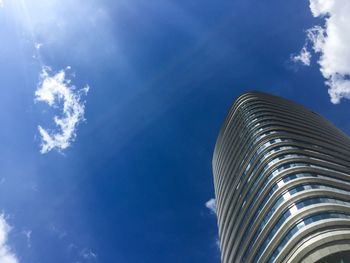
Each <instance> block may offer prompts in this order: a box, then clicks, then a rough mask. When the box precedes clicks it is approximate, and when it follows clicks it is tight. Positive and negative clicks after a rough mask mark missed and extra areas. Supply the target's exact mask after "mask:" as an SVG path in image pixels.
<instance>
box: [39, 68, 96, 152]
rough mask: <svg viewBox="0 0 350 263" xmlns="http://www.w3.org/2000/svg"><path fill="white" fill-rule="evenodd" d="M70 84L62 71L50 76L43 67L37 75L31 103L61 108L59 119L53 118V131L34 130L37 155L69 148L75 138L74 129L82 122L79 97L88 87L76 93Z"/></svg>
mask: <svg viewBox="0 0 350 263" xmlns="http://www.w3.org/2000/svg"><path fill="white" fill-rule="evenodd" d="M70 82H71V81H70V80H67V79H66V76H65V71H64V70H61V71H59V72H58V73H57V74H54V75H50V69H49V68H47V67H45V68H43V70H42V72H41V74H40V82H39V85H38V88H37V90H36V92H35V101H42V102H46V103H47V104H48V105H49V106H51V107H59V105H60V102H61V103H62V104H63V109H62V116H57V115H56V116H55V117H54V122H55V124H56V126H57V129H55V130H47V129H44V128H43V127H41V126H40V125H39V126H38V130H39V133H40V135H41V139H42V143H41V151H40V152H41V153H47V152H49V151H51V150H52V149H55V148H56V149H58V150H64V149H66V148H67V147H69V146H70V145H71V143H72V142H73V141H74V139H75V137H76V129H77V125H78V124H79V123H80V122H81V121H82V120H84V112H85V102H84V101H83V100H82V96H83V95H86V94H87V92H88V91H89V87H88V86H86V87H84V88H83V89H80V90H76V88H75V87H74V86H73V85H71V83H70Z"/></svg>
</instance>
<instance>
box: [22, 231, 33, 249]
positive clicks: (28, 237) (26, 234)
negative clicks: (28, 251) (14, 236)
mask: <svg viewBox="0 0 350 263" xmlns="http://www.w3.org/2000/svg"><path fill="white" fill-rule="evenodd" d="M22 234H23V235H24V236H25V238H26V240H27V247H31V246H32V242H31V240H32V230H23V231H22Z"/></svg>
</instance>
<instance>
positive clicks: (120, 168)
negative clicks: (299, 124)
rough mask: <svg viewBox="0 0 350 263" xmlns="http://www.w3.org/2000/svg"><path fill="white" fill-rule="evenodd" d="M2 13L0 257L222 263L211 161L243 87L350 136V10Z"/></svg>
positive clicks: (222, 4) (325, 5)
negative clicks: (300, 108) (297, 106)
mask: <svg viewBox="0 0 350 263" xmlns="http://www.w3.org/2000/svg"><path fill="white" fill-rule="evenodd" d="M0 6H1V7H0V121H1V124H2V125H1V127H2V128H1V129H0V140H1V147H0V157H1V158H0V210H1V211H2V212H1V213H2V215H1V216H0V234H1V235H0V251H2V252H0V261H1V262H4V263H46V262H50V263H56V262H57V263H62V262H66V263H68V262H72V263H78V262H79V263H84V262H87V263H89V262H117V263H119V262H121V263H125V262H127V263H132V262H138V263H139V262H143V263H148V262H150V263H154V262H168V263H172V262H174V263H175V262H176V263H178V262H183V263H187V262H188V263H193V262H201V263H206V262H211V263H215V262H216V263H218V262H220V256H219V249H218V246H217V227H216V218H215V214H214V213H212V212H211V211H210V210H209V209H208V208H207V207H206V205H205V204H206V202H207V201H208V200H210V199H212V198H214V187H213V179H212V172H211V158H212V154H213V149H214V145H215V140H216V137H217V135H218V132H219V129H220V125H221V123H222V122H223V120H224V118H225V115H226V112H227V110H228V109H229V107H230V105H231V104H232V102H233V101H234V99H235V98H236V97H237V96H239V95H240V94H241V93H243V92H245V91H249V90H259V91H265V92H269V93H272V94H275V95H279V96H283V97H286V98H289V99H291V100H293V101H296V102H298V103H301V104H303V105H305V106H307V107H308V108H310V109H311V110H313V111H315V112H318V113H320V114H321V115H323V116H325V117H326V118H328V119H329V120H330V121H332V122H333V123H334V124H335V125H336V126H337V127H339V128H340V129H342V130H343V131H344V132H345V133H347V134H350V122H349V114H348V112H349V110H350V103H349V102H348V101H347V100H346V98H349V97H350V84H349V75H350V65H348V64H347V63H349V62H348V61H350V59H349V56H350V49H349V48H348V46H349V44H348V43H349V42H350V35H349V34H348V33H347V32H350V30H349V25H350V22H349V23H341V21H348V20H347V19H350V17H349V16H348V15H347V14H349V13H350V12H347V11H349V4H348V3H347V0H338V1H337V2H336V3H335V2H334V1H332V0H329V1H325V2H322V1H319V0H310V2H309V1H307V0H303V1H291V0H287V1H280V0H269V1H257V0H234V1H232V0H231V1H228V0H227V1H226V0H222V1H207V0H193V1H184V0H178V1H170V0H162V1H160V0H153V1H146V0H116V1H108V0H100V1H97V0H85V1H83V0H71V1H58V0H51V1H44V0H2V1H1V0H0ZM344 19H345V20H344ZM315 26H316V27H315ZM334 29H336V30H334ZM299 52H301V53H299ZM327 90H329V93H330V95H331V96H330V95H329V94H328V92H327ZM55 116H57V117H56V119H54V118H55ZM39 127H41V129H40V128H39ZM45 132H46V133H45ZM2 236H3V238H2ZM1 253H2V254H1Z"/></svg>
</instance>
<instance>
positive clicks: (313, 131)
mask: <svg viewBox="0 0 350 263" xmlns="http://www.w3.org/2000/svg"><path fill="white" fill-rule="evenodd" d="M213 171H214V183H215V194H216V207H217V216H218V226H219V237H220V247H221V259H222V262H223V263H235V262H237V263H251V262H259V263H267V262H268V263H272V262H286V263H299V262H302V263H312V262H317V263H321V262H324V263H326V262H327V263H332V262H337V263H340V262H344V263H346V262H350V139H349V138H348V137H347V136H346V135H345V134H344V133H343V132H341V131H340V130H338V129H337V128H336V127H335V126H334V125H332V124H331V123H330V122H328V121H327V120H326V119H324V118H322V117H321V116H319V115H318V114H316V113H314V112H312V111H310V110H307V109H306V108H304V107H303V106H300V105H298V104H296V103H293V102H291V101H288V100H285V99H282V98H279V97H275V96H271V95H268V94H264V93H258V92H251V93H246V94H243V95H241V96H240V97H239V98H238V99H237V100H236V102H235V103H234V104H233V106H232V107H231V109H230V110H229V113H228V115H227V117H226V120H225V122H224V124H223V126H222V128H221V131H220V134H219V137H218V139H217V143H216V146H215V152H214V157H213Z"/></svg>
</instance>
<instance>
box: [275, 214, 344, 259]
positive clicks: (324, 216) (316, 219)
mask: <svg viewBox="0 0 350 263" xmlns="http://www.w3.org/2000/svg"><path fill="white" fill-rule="evenodd" d="M331 218H340V219H350V215H348V214H345V213H335V212H327V213H320V214H315V215H312V216H309V217H306V218H304V219H302V220H301V221H300V222H299V223H297V224H296V225H294V227H292V228H291V229H290V230H289V231H288V232H287V233H286V234H285V236H284V237H283V239H282V240H281V241H280V243H279V244H278V246H277V247H276V249H275V250H274V251H273V252H272V254H271V256H270V258H269V260H268V263H273V262H274V261H275V259H276V257H277V256H278V254H279V253H280V252H281V251H282V250H283V248H284V247H285V246H286V244H287V243H288V241H289V240H290V239H291V238H292V237H293V236H295V235H296V234H297V233H298V232H299V230H301V229H303V228H304V227H306V226H307V225H310V224H312V223H315V222H319V221H321V220H326V219H331Z"/></svg>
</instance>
